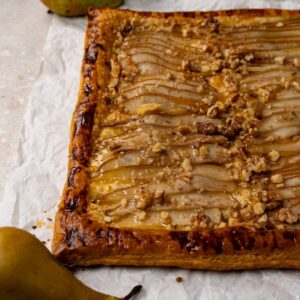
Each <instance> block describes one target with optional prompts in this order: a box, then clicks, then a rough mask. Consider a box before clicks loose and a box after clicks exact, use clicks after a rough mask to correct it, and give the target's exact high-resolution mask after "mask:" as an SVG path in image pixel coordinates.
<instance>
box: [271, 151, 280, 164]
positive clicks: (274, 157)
mask: <svg viewBox="0 0 300 300" xmlns="http://www.w3.org/2000/svg"><path fill="white" fill-rule="evenodd" d="M268 156H269V157H270V159H271V161H277V160H278V159H279V157H280V154H279V152H278V151H276V150H272V151H271V152H269V154H268Z"/></svg>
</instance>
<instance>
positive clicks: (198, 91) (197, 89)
mask: <svg viewBox="0 0 300 300" xmlns="http://www.w3.org/2000/svg"><path fill="white" fill-rule="evenodd" d="M203 90H204V88H203V86H202V85H198V86H197V88H196V91H197V93H202V92H203Z"/></svg>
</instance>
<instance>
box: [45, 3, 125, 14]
mask: <svg viewBox="0 0 300 300" xmlns="http://www.w3.org/2000/svg"><path fill="white" fill-rule="evenodd" d="M41 1H42V2H43V3H44V4H45V5H46V6H47V7H48V8H49V9H50V10H51V11H53V12H55V13H57V14H59V15H62V16H66V17H75V16H81V15H84V14H86V12H87V9H88V7H111V8H114V7H118V6H120V5H121V4H123V0H41Z"/></svg>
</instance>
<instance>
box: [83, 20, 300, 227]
mask: <svg viewBox="0 0 300 300" xmlns="http://www.w3.org/2000/svg"><path fill="white" fill-rule="evenodd" d="M120 28H122V29H120V30H119V31H116V32H114V34H115V39H114V41H113V43H112V44H111V45H110V47H111V49H110V51H111V53H112V54H111V55H110V56H109V60H107V61H106V65H107V70H106V76H103V78H101V80H102V81H101V82H99V83H98V84H99V85H101V86H102V87H103V86H104V87H105V88H102V90H101V92H99V94H98V98H97V103H98V105H97V110H96V113H95V118H94V125H93V131H92V151H91V156H90V159H89V170H88V171H89V177H90V180H89V184H88V195H87V198H88V206H87V212H88V214H89V217H90V218H91V219H92V220H94V221H96V222H97V223H99V224H107V225H109V226H111V227H117V228H119V227H120V228H121V227H126V228H137V229H167V230H180V231H182V230H187V231H190V230H199V229H203V228H208V229H217V228H224V227H236V226H243V227H255V228H269V229H272V228H273V229H274V228H275V229H295V228H298V227H299V213H300V201H299V196H300V171H299V165H300V139H299V133H300V101H299V100H300V72H299V67H300V56H299V50H300V49H299V48H300V21H299V18H293V17H292V18H291V17H284V16H274V17H268V18H265V17H256V18H241V17H238V16H231V17H229V16H222V17H214V18H205V17H200V18H195V19H191V18H182V19H180V20H177V19H175V18H171V17H170V18H166V19H164V18H154V17H143V16H139V17H137V18H135V17H133V18H131V19H129V20H124V21H123V22H121V25H120ZM99 80H100V79H99ZM86 92H87V93H88V92H89V91H88V90H87V91H86ZM100 103H101V105H100Z"/></svg>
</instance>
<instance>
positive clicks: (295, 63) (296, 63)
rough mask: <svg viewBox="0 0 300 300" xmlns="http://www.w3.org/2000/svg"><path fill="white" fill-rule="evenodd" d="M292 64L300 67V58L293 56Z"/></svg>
mask: <svg viewBox="0 0 300 300" xmlns="http://www.w3.org/2000/svg"><path fill="white" fill-rule="evenodd" d="M293 65H294V66H295V67H300V59H299V58H297V57H296V58H294V59H293Z"/></svg>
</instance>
